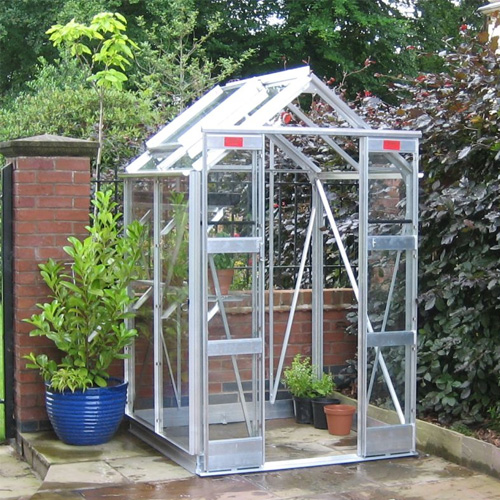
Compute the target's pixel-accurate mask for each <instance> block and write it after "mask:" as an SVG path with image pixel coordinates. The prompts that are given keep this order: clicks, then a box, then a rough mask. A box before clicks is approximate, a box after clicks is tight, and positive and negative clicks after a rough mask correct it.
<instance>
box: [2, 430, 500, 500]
mask: <svg viewBox="0 0 500 500" xmlns="http://www.w3.org/2000/svg"><path fill="white" fill-rule="evenodd" d="M29 438H30V439H32V441H31V442H30V443H29V446H28V443H25V444H26V446H28V449H29V450H31V453H32V455H33V456H39V459H40V460H42V461H45V462H46V464H47V471H46V475H45V478H44V481H43V483H42V482H41V481H40V480H39V479H38V480H37V481H35V482H29V481H30V480H31V481H33V478H36V476H34V475H33V474H30V471H29V468H28V467H27V465H26V464H22V462H21V463H20V464H19V460H18V459H17V462H14V465H16V464H17V466H19V465H21V469H20V472H19V474H20V476H18V477H20V478H21V480H20V481H19V482H17V483H16V485H15V486H16V487H18V488H21V487H24V476H23V474H24V475H25V476H26V478H27V479H28V483H27V484H26V488H27V489H26V490H25V492H24V493H21V490H19V493H18V495H16V496H12V492H13V490H12V489H11V490H10V491H9V492H8V493H9V495H10V496H3V497H2V496H0V500H1V499H3V498H8V499H9V500H10V499H13V498H17V499H19V498H21V499H23V500H62V499H64V500H76V499H78V500H85V499H87V500H97V499H109V500H116V499H120V500H149V499H151V500H156V499H162V500H164V499H167V500H170V499H191V500H246V499H248V500H462V499H467V500H500V480H498V479H496V478H494V477H490V476H487V475H485V474H482V473H480V472H477V471H474V470H472V469H469V468H467V467H463V466H460V465H456V464H454V463H451V462H449V461H447V460H445V459H442V458H439V457H436V456H432V455H423V454H421V455H420V456H418V457H409V458H400V459H390V460H378V461H372V462H363V463H351V464H346V465H333V466H321V467H312V468H304V469H291V470H283V471H273V472H265V473H249V474H240V475H227V476H217V477H205V478H202V477H198V476H196V475H193V474H191V473H189V472H188V471H186V470H185V469H183V468H182V467H181V466H179V465H177V464H175V463H174V462H172V461H171V460H169V459H167V458H166V457H164V456H163V455H160V454H159V453H158V452H156V451H155V450H154V449H152V448H150V447H149V446H148V445H146V444H145V443H143V442H141V441H139V440H138V439H137V438H136V437H135V436H133V435H131V434H130V433H128V432H124V433H120V434H119V435H117V436H116V437H115V438H114V439H113V440H112V441H111V442H110V443H107V444H106V445H101V446H98V447H73V446H67V445H64V444H63V443H60V442H59V441H57V438H55V436H54V435H52V434H51V433H40V434H36V435H33V437H32V436H31V435H30V436H29ZM33 438H34V439H33ZM25 439H26V436H25ZM282 444H283V445H285V444H286V443H285V441H283V443H282ZM325 444H326V445H328V443H322V445H325ZM346 444H347V443H346ZM348 444H349V445H351V443H348ZM0 457H1V455H0ZM8 457H9V458H10V459H13V458H14V457H12V455H8ZM0 462H1V460H0ZM9 464H10V462H9ZM14 465H8V466H6V467H5V468H4V476H2V475H1V473H0V491H2V488H4V484H7V483H3V482H2V480H3V479H5V480H7V477H6V476H10V475H11V472H12V471H13V470H14V469H11V468H9V467H14ZM23 466H24V467H23ZM30 488H31V489H30ZM30 492H31V495H30ZM23 495H24V496H23Z"/></svg>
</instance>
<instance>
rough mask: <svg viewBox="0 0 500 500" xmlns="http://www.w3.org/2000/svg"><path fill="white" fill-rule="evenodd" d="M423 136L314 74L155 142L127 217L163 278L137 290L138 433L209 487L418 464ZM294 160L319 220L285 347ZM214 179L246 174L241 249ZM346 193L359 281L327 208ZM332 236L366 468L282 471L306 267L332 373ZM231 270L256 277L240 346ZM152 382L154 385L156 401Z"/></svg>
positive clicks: (133, 172)
mask: <svg viewBox="0 0 500 500" xmlns="http://www.w3.org/2000/svg"><path fill="white" fill-rule="evenodd" d="M303 94H311V95H313V96H315V97H317V98H318V99H320V100H321V102H323V103H326V105H328V106H330V107H331V108H332V109H333V110H334V111H335V112H336V114H337V115H338V117H339V118H340V119H341V120H343V122H344V124H345V125H343V126H341V127H337V128H333V127H325V126H318V125H317V124H316V123H314V121H313V119H312V118H310V117H309V116H308V115H307V113H306V112H304V111H303V110H302V109H301V108H300V107H299V101H298V98H299V96H301V95H303ZM285 111H286V112H287V113H290V114H291V115H292V116H293V117H294V118H295V120H296V121H297V122H299V123H300V125H294V126H289V125H288V126H287V125H284V124H283V123H282V122H281V120H280V117H281V116H282V113H283V112H285ZM302 136H303V137H308V138H311V140H312V141H321V143H322V144H323V145H324V146H325V147H327V148H329V149H330V150H331V151H332V152H333V154H334V155H335V156H336V157H337V158H338V159H339V161H340V163H341V164H342V165H343V166H342V168H338V167H335V168H331V167H329V168H326V167H324V166H323V165H321V164H318V162H317V161H313V159H311V158H310V157H309V156H308V155H306V154H305V153H304V152H303V150H302V148H301V147H300V146H298V145H297V144H296V143H295V142H294V141H295V139H297V138H300V137H302ZM419 137H420V134H419V133H418V132H413V131H401V130H374V129H371V128H370V127H369V126H368V125H367V124H366V123H365V122H364V121H363V120H362V119H361V118H360V117H359V116H358V115H356V114H355V113H354V112H353V111H352V110H351V109H350V108H349V107H348V106H347V105H346V104H345V103H344V102H343V101H342V100H341V99H340V98H339V97H338V96H337V95H336V94H335V93H334V92H333V91H332V90H331V89H330V88H328V87H327V86H326V85H325V84H324V83H323V82H321V80H320V79H318V78H317V77H316V76H315V75H314V74H312V73H311V72H310V70H309V68H307V67H306V68H300V69H297V70H290V71H285V72H281V73H276V74H271V75H264V76H261V77H255V78H251V79H248V80H243V81H238V82H231V83H229V84H228V85H226V86H225V87H223V88H220V87H216V88H215V89H213V90H212V91H211V92H209V93H208V94H207V95H205V96H204V97H203V98H201V99H200V100H199V101H198V102H196V103H195V104H194V105H193V106H192V107H191V108H188V109H187V110H186V111H184V112H183V113H182V114H181V115H179V116H178V117H177V118H176V119H175V120H173V121H172V122H171V123H170V124H169V125H167V126H166V127H165V128H164V129H162V130H161V131H160V132H159V133H158V134H156V135H155V136H154V137H153V138H152V139H151V140H150V141H149V142H148V144H147V146H148V151H147V152H146V153H144V154H143V155H142V156H141V157H139V158H138V159H136V160H135V161H134V162H132V163H131V164H130V165H129V166H128V167H127V171H126V173H125V174H124V177H125V214H126V217H127V220H128V221H130V220H131V219H139V220H141V221H143V222H144V224H147V225H148V228H149V234H150V241H149V243H148V246H147V249H145V255H146V256H147V258H148V262H149V265H150V267H151V269H152V273H151V275H150V276H147V277H145V279H144V280H142V281H141V282H140V283H139V284H138V285H137V286H136V287H135V289H134V290H135V293H136V295H137V297H138V300H137V304H136V309H137V310H140V309H141V308H144V307H146V308H147V311H150V312H149V313H148V314H149V316H147V318H146V320H145V325H146V329H148V330H149V333H150V336H149V337H148V343H147V345H146V343H144V345H141V341H138V342H137V343H136V345H135V346H134V347H133V348H132V349H131V350H130V354H131V359H130V360H129V361H128V362H127V363H126V365H127V366H126V372H127V379H128V381H129V384H130V393H129V403H128V408H127V414H128V416H129V418H130V421H131V423H132V430H133V432H134V433H136V434H137V435H138V436H140V437H141V438H142V439H144V440H146V441H147V442H148V443H150V444H151V445H152V446H154V447H156V448H158V449H159V450H161V451H162V452H163V453H165V454H166V455H167V456H169V457H171V458H172V459H174V460H176V461H177V462H179V463H181V464H182V465H184V466H185V467H186V468H188V469H189V470H191V471H193V472H196V473H197V474H199V475H215V474H227V473H243V472H249V471H265V470H279V469H285V468H294V467H308V466H316V465H328V464H338V463H347V462H359V461H364V460H374V459H380V458H394V457H401V456H411V455H415V454H416V444H415V443H416V437H415V418H416V356H417V353H416V342H417V325H416V302H417V300H416V299H417V262H418V257H417V231H418V203H417V202H418V138H419ZM346 138H348V139H349V140H350V141H352V142H355V143H356V144H357V151H356V155H353V154H352V153H351V152H348V151H347V150H346V148H345V147H343V144H344V143H345V139H346ZM283 158H286V160H287V166H286V169H288V171H300V172H303V173H304V175H306V176H307V178H308V179H309V182H310V183H311V187H312V208H311V212H310V214H309V222H308V226H307V230H306V234H305V242H304V247H303V252H302V259H301V263H300V268H299V271H298V276H297V279H296V284H295V288H294V292H293V299H292V303H291V308H290V309H291V310H290V315H289V319H288V322H287V325H286V328H285V331H284V336H283V339H281V340H274V328H273V321H272V318H273V309H274V307H273V306H274V305H273V294H268V302H267V303H266V298H265V297H266V283H267V289H268V290H272V289H273V259H272V257H271V256H272V255H273V254H274V251H273V236H272V235H273V230H272V228H273V219H272V203H273V182H274V181H273V179H274V174H275V173H276V172H278V171H280V170H282V169H285V167H283V166H282V163H283ZM217 175H221V176H230V175H233V176H234V179H233V180H234V181H235V182H241V183H244V184H245V186H246V187H245V189H246V191H245V196H246V198H245V204H244V205H241V206H244V209H243V210H244V213H243V215H241V221H242V222H241V223H242V224H243V222H244V223H245V226H242V227H244V231H245V232H244V234H242V235H238V237H234V235H229V236H228V235H226V234H224V233H217V232H216V231H215V230H214V227H216V225H217V224H223V223H224V217H225V207H227V204H228V203H229V202H225V203H226V205H224V202H220V196H219V194H218V193H216V192H213V191H212V190H213V189H214V188H213V186H214V185H215V184H214V178H215V177H216V176H217ZM214 176H215V177H214ZM346 179H348V180H355V181H356V182H358V186H359V199H358V206H359V211H358V217H359V229H358V262H357V275H356V271H355V269H353V264H352V263H351V261H350V259H349V256H348V252H347V250H346V248H345V245H344V242H343V239H344V237H343V235H342V234H341V233H340V230H339V227H338V224H337V221H336V217H335V207H332V205H331V202H330V195H329V190H330V188H329V183H331V182H337V181H343V180H346ZM266 190H267V191H266ZM180 192H182V193H183V195H182V196H180V195H179V193H180ZM266 193H267V194H266ZM388 193H389V194H388ZM173 200H175V202H174V201H173ZM216 200H217V201H216ZM384 211H386V212H387V213H385V214H384ZM325 225H326V226H327V228H328V231H329V233H330V234H331V235H332V237H333V239H334V240H335V244H336V246H337V248H338V251H339V253H340V256H341V259H342V262H343V264H344V266H345V269H346V271H347V275H348V277H349V281H350V284H351V287H352V289H353V293H354V295H355V297H356V299H357V302H358V403H357V409H358V412H357V447H356V453H351V454H343V455H328V454H326V455H323V456H315V457H301V458H299V459H297V458H295V459H289V460H288V459H286V460H269V459H267V457H266V420H269V419H273V418H282V417H284V416H286V415H287V414H288V413H289V412H290V405H289V404H288V406H287V404H286V403H285V402H284V401H283V400H280V399H279V398H278V397H277V394H278V390H279V388H280V387H281V379H282V374H283V370H284V367H285V356H286V353H287V348H288V346H289V341H290V335H291V328H292V324H293V321H294V314H295V311H296V309H297V301H298V295H299V292H300V288H301V279H302V275H303V272H304V268H305V265H306V259H307V257H308V254H309V252H310V255H311V262H312V276H313V285H312V331H313V333H312V341H311V353H312V360H313V363H314V364H315V366H316V367H317V369H318V370H319V371H320V372H321V371H322V369H323V342H324V339H323V278H324V276H323V253H324V251H325V248H324V243H323V237H322V234H323V232H324V231H325ZM181 228H182V229H181ZM221 234H222V237H220V235H221ZM183 242H186V245H187V246H186V247H184V246H183ZM266 248H267V255H266ZM182 252H185V260H186V263H187V267H186V268H182V270H181V272H184V273H185V275H184V279H181V280H180V281H179V282H178V283H180V285H179V284H176V283H175V280H174V278H173V274H174V270H173V269H174V267H179V265H178V264H179V262H180V261H181V259H180V256H181V255H183V253H182ZM224 255H238V256H241V255H244V256H246V257H245V258H246V259H247V260H246V261H247V262H248V263H249V266H248V267H249V273H250V274H251V280H250V283H251V287H250V290H249V291H248V296H247V297H246V300H247V301H248V302H249V307H248V309H249V310H250V311H251V319H250V320H249V328H248V332H246V331H244V328H243V327H241V329H240V330H241V331H238V327H236V328H235V326H234V325H233V324H231V321H230V320H229V319H228V314H227V312H226V309H227V307H228V303H230V302H231V301H234V300H236V299H235V298H234V297H231V294H229V295H228V294H227V292H222V288H221V283H220V282H219V275H218V268H217V266H216V261H217V260H218V257H220V256H224ZM219 260H220V259H219ZM210 280H212V281H213V285H210V283H209V282H210ZM211 290H212V291H211ZM375 295H376V296H377V300H376V301H375V300H374V299H373V298H372V297H374V296H375ZM381 297H383V300H380V298H381ZM237 300H242V298H241V297H238V298H237ZM375 304H376V305H375ZM380 304H382V305H380ZM266 308H267V309H266ZM266 310H267V313H268V315H269V320H268V321H267V323H266ZM395 310H396V311H397V314H396V313H395V312H394V311H395ZM214 318H215V319H214ZM215 321H218V322H219V324H220V327H219V330H217V332H218V333H217V335H214V334H213V330H212V326H211V324H213V323H214V322H215ZM266 324H267V327H266ZM167 331H168V335H167ZM266 346H268V351H269V352H274V348H276V349H277V350H278V351H279V356H277V357H276V358H275V356H274V355H268V354H267V352H266ZM141 356H142V357H141ZM143 360H146V361H143ZM148 360H149V361H148ZM221 363H226V365H227V366H230V367H232V368H231V370H230V371H231V372H232V373H231V375H234V384H233V386H234V393H235V394H234V395H235V398H236V399H235V400H234V401H232V400H231V401H229V398H226V397H225V396H227V395H225V394H215V393H214V389H213V388H214V387H215V386H216V385H217V384H216V383H217V382H218V380H217V379H218V378H220V377H222V372H221V371H218V370H220V368H219V367H220V366H221ZM243 366H244V367H245V368H244V369H243V368H242V367H243ZM396 366H397V367H399V368H398V369H397V370H396V369H395V367H396ZM139 372H141V373H142V372H146V375H149V377H150V379H151V382H152V394H151V397H150V399H149V400H148V399H147V397H146V396H145V394H146V393H147V388H144V387H143V385H142V378H140V377H139V375H138V374H139ZM246 373H250V375H245V374H246ZM266 373H267V375H266ZM245 377H247V378H245ZM231 380H233V379H231ZM166 385H168V386H169V390H168V391H166V390H165V386H166ZM380 386H383V387H384V390H385V391H386V395H387V397H386V400H387V401H388V402H387V403H385V407H386V408H389V411H390V413H391V414H392V415H393V420H392V421H391V423H390V424H388V423H387V422H385V423H381V422H379V421H376V420H374V419H373V418H372V417H371V416H370V415H369V404H371V403H373V402H374V401H375V402H376V404H379V403H378V401H379V400H378V399H376V398H374V397H373V394H374V392H375V391H376V390H377V389H376V388H377V387H380ZM266 388H267V389H266ZM266 390H267V391H268V392H267V393H266ZM166 392H169V394H170V395H171V397H170V396H169V398H167V397H166V395H165V394H166ZM146 401H149V402H146ZM391 410H392V411H391ZM386 411H387V410H386ZM287 412H288V413H287ZM233 427H234V429H238V430H237V431H233V430H232V429H233ZM220 429H223V431H221V430H220ZM233 432H234V433H233Z"/></svg>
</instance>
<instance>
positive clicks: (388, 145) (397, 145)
mask: <svg viewBox="0 0 500 500" xmlns="http://www.w3.org/2000/svg"><path fill="white" fill-rule="evenodd" d="M384 149H388V150H390V151H400V150H401V141H384Z"/></svg>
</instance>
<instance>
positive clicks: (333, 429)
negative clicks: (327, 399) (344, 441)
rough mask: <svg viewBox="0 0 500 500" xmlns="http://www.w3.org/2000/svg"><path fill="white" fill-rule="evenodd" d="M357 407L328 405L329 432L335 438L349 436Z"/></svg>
mask: <svg viewBox="0 0 500 500" xmlns="http://www.w3.org/2000/svg"><path fill="white" fill-rule="evenodd" d="M355 411H356V407H355V406H350V405H327V406H325V415H326V421H327V424H328V432H329V433H330V434H333V435H334V436H347V435H348V434H349V433H350V432H351V425H352V417H353V415H354V412H355Z"/></svg>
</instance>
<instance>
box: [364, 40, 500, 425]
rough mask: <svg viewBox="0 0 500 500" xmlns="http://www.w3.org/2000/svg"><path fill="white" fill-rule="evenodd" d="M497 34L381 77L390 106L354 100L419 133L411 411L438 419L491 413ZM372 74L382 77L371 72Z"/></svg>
mask: <svg viewBox="0 0 500 500" xmlns="http://www.w3.org/2000/svg"><path fill="white" fill-rule="evenodd" d="M497 49H498V39H497V38H494V39H492V40H491V41H488V37H487V35H486V34H484V33H483V34H480V35H479V36H478V37H476V38H469V37H468V36H467V34H464V37H463V42H462V43H461V44H460V46H459V47H458V49H456V50H443V51H442V52H440V53H439V56H440V57H441V58H442V59H443V63H444V66H443V71H442V72H440V73H422V74H419V75H418V76H416V77H415V78H412V79H401V80H399V79H388V80H387V83H388V86H389V89H390V90H391V92H393V93H394V94H395V95H396V96H397V97H398V104H397V105H395V106H389V105H387V104H385V103H384V102H382V101H381V100H380V99H378V98H377V97H374V96H372V95H369V94H366V95H361V96H359V98H358V100H357V102H356V103H355V105H356V107H357V110H358V112H360V113H362V114H363V115H364V117H365V119H367V120H368V121H369V122H370V123H371V124H372V125H373V126H376V127H381V126H382V127H383V126H389V127H391V128H400V129H416V130H420V131H422V134H423V137H422V141H421V151H420V153H421V156H420V162H421V163H420V170H421V171H422V172H423V173H424V177H423V179H422V180H421V183H420V221H421V227H420V231H421V237H420V248H419V259H420V276H419V290H420V296H419V303H420V312H419V328H420V331H419V334H420V335H419V338H420V340H419V358H418V359H419V369H418V376H419V389H418V395H419V398H418V399H419V411H420V415H421V416H422V415H426V414H432V415H435V416H437V417H438V419H439V420H440V421H442V422H444V423H447V422H450V421H457V420H458V421H462V422H464V423H466V424H473V423H479V422H483V421H486V422H487V423H488V420H490V421H491V420H493V421H495V420H498V419H499V418H500V406H499V403H498V399H499V396H500V331H499V328H498V317H499V312H500V301H499V300H498V297H499V296H500V244H499V240H500V181H499V167H500V161H499V160H500V137H499V125H498V124H499V113H500V78H499V76H500V64H499V59H498V55H497V53H496V51H497ZM380 78H383V76H382V75H380Z"/></svg>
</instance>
